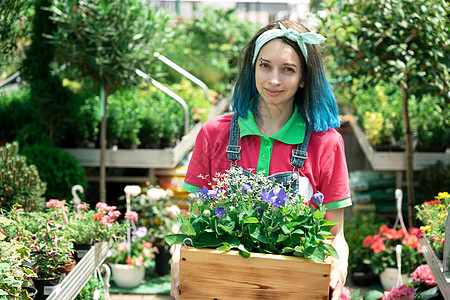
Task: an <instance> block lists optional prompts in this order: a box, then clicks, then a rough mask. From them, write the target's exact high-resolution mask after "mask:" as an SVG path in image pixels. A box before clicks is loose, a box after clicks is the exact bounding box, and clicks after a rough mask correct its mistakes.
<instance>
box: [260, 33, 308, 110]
mask: <svg viewBox="0 0 450 300" xmlns="http://www.w3.org/2000/svg"><path fill="white" fill-rule="evenodd" d="M255 80H256V88H257V90H258V94H259V101H263V102H264V103H265V104H266V105H269V106H277V107H280V106H284V105H288V104H289V105H292V104H293V102H294V96H295V93H296V92H297V89H298V88H299V85H300V83H301V81H302V70H301V62H300V58H299V56H298V54H297V52H295V50H294V48H292V47H291V46H289V45H287V44H285V43H283V42H282V41H281V40H280V39H273V40H271V41H270V42H268V43H267V44H265V45H264V46H263V47H262V48H261V51H260V52H259V55H258V58H257V59H256V62H255Z"/></svg>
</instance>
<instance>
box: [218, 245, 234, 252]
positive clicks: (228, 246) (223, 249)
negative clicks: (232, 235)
mask: <svg viewBox="0 0 450 300" xmlns="http://www.w3.org/2000/svg"><path fill="white" fill-rule="evenodd" d="M217 250H219V251H224V252H228V251H230V250H231V245H230V244H228V243H223V245H222V246H220V247H218V248H217Z"/></svg>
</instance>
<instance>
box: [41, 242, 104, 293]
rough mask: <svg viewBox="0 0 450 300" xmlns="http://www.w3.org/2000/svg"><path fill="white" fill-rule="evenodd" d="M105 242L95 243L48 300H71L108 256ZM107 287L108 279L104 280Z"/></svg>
mask: <svg viewBox="0 0 450 300" xmlns="http://www.w3.org/2000/svg"><path fill="white" fill-rule="evenodd" d="M108 250H109V244H108V243H107V242H101V243H96V244H95V245H94V246H92V248H91V249H90V250H89V251H88V253H86V255H85V256H84V257H83V258H82V259H81V260H80V261H79V262H78V263H77V264H76V265H75V267H74V268H73V270H72V271H71V272H70V273H69V275H67V276H66V277H65V278H64V279H63V281H62V282H61V283H60V284H59V285H58V286H57V287H56V288H55V289H54V290H53V292H52V293H51V294H50V295H49V296H48V298H47V299H48V300H72V299H75V297H76V296H77V295H78V293H79V292H80V291H81V289H82V288H83V287H84V286H85V285H86V283H87V282H88V280H89V278H91V276H92V275H93V274H94V272H95V270H97V268H98V267H100V266H102V264H103V262H104V261H105V259H106V255H107V254H108ZM105 280H106V284H107V285H109V278H105Z"/></svg>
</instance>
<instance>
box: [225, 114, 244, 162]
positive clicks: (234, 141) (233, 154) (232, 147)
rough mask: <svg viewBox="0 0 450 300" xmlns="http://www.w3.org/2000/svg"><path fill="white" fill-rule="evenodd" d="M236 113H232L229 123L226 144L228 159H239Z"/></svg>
mask: <svg viewBox="0 0 450 300" xmlns="http://www.w3.org/2000/svg"><path fill="white" fill-rule="evenodd" d="M238 117H239V116H238V114H237V113H234V114H233V118H231V124H230V141H229V143H228V146H227V150H226V151H227V156H228V160H229V161H232V162H233V161H237V160H240V159H241V147H240V146H239V124H238Z"/></svg>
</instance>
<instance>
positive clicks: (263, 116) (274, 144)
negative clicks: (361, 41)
mask: <svg viewBox="0 0 450 300" xmlns="http://www.w3.org/2000/svg"><path fill="white" fill-rule="evenodd" d="M324 40H325V38H324V37H322V36H321V35H318V34H315V33H311V32H309V30H308V29H307V28H306V27H304V26H303V25H301V24H299V23H296V22H293V21H288V20H284V21H278V22H273V23H271V24H269V25H267V26H265V27H264V28H262V29H260V30H259V31H258V32H257V33H256V34H255V36H254V37H253V38H252V40H251V41H250V42H249V43H248V44H247V45H246V46H245V48H244V49H243V56H242V57H241V66H240V73H239V77H238V79H237V82H236V86H235V89H234V93H233V99H232V107H233V111H234V114H232V115H231V114H229V115H223V116H218V117H215V118H212V119H210V120H208V121H207V122H206V123H205V124H204V125H203V127H202V129H201V130H200V132H199V134H198V136H197V140H196V142H195V146H194V151H193V155H192V158H191V161H190V163H189V167H188V171H187V174H186V178H185V183H184V185H183V189H185V190H186V191H189V192H195V190H197V189H201V188H202V187H203V186H207V187H210V184H209V179H211V178H213V177H214V175H215V174H216V173H224V172H225V171H226V170H227V169H230V168H242V169H244V170H245V172H248V173H250V172H253V173H256V172H260V171H263V172H265V174H266V175H268V176H273V177H275V178H276V180H277V181H279V182H280V181H281V182H286V183H288V182H289V183H290V184H291V186H290V187H291V188H292V187H293V186H292V184H294V188H295V189H298V191H299V193H300V194H302V195H305V196H309V197H310V196H312V195H313V194H314V193H315V192H318V191H320V192H321V193H322V194H323V195H324V203H325V205H326V207H327V214H326V216H325V217H326V218H327V219H329V220H332V221H335V222H337V223H339V224H338V225H336V226H335V227H334V228H333V229H332V234H333V235H334V238H333V240H332V245H333V246H334V247H335V248H336V250H337V251H338V254H339V257H340V260H334V261H333V263H332V271H331V282H330V286H331V288H332V289H333V294H332V299H339V298H340V294H341V291H342V288H343V286H344V283H345V278H346V275H347V260H348V246H347V243H346V241H345V238H344V232H343V221H344V214H343V209H344V208H345V207H347V206H350V205H351V199H350V191H349V183H348V171H347V165H346V160H345V154H344V144H343V140H342V137H341V136H340V135H339V134H338V133H337V132H336V131H335V130H334V129H333V127H339V126H340V120H339V117H338V109H337V104H336V100H335V98H334V96H333V93H332V91H331V88H330V86H329V84H328V81H327V80H326V78H325V75H324V71H323V66H322V60H321V56H320V52H319V50H318V48H317V46H316V44H319V43H321V42H323V41H324ZM199 175H202V176H199ZM178 260H179V251H177V252H176V253H175V254H174V255H173V258H172V295H173V296H175V297H176V298H178V286H177V284H178V266H179V265H178Z"/></svg>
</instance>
